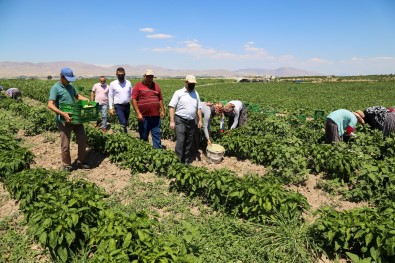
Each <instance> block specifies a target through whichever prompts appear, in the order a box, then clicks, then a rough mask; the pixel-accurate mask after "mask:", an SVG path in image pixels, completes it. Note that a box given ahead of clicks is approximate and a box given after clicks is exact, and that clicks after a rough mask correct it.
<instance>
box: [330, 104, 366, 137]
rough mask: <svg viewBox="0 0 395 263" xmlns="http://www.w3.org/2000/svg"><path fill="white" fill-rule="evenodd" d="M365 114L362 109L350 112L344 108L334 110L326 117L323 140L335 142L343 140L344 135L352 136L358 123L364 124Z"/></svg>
mask: <svg viewBox="0 0 395 263" xmlns="http://www.w3.org/2000/svg"><path fill="white" fill-rule="evenodd" d="M364 118H365V115H364V113H363V112H362V111H360V110H358V111H356V112H351V111H348V110H345V109H340V110H335V111H333V112H331V113H330V114H329V115H328V116H327V118H326V124H325V142H326V143H337V142H339V141H344V139H345V138H346V136H353V135H354V130H355V128H356V126H357V124H358V122H359V123H362V124H364V123H365V121H364Z"/></svg>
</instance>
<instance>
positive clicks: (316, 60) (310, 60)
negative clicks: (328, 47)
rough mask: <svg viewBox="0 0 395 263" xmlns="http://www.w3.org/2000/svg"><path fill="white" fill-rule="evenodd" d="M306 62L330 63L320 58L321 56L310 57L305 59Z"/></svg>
mask: <svg viewBox="0 0 395 263" xmlns="http://www.w3.org/2000/svg"><path fill="white" fill-rule="evenodd" d="M307 63H313V64H332V62H331V61H329V60H326V59H322V58H317V57H315V58H311V59H309V60H308V61H307Z"/></svg>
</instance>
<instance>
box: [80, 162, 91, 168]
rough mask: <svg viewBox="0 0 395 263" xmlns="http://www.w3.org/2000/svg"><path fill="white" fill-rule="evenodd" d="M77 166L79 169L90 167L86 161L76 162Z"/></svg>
mask: <svg viewBox="0 0 395 263" xmlns="http://www.w3.org/2000/svg"><path fill="white" fill-rule="evenodd" d="M77 167H78V168H79V169H91V167H90V166H89V165H88V164H87V163H84V162H77Z"/></svg>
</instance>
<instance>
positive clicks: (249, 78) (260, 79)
mask: <svg viewBox="0 0 395 263" xmlns="http://www.w3.org/2000/svg"><path fill="white" fill-rule="evenodd" d="M275 79H276V77H275V76H271V75H265V76H246V77H240V78H237V82H271V81H274V80H275Z"/></svg>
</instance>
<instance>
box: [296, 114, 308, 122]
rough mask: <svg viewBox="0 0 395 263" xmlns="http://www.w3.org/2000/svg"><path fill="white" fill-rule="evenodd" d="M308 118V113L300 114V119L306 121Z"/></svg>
mask: <svg viewBox="0 0 395 263" xmlns="http://www.w3.org/2000/svg"><path fill="white" fill-rule="evenodd" d="M306 118H307V117H306V115H304V114H301V115H299V116H298V119H299V120H301V121H305V120H306Z"/></svg>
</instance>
